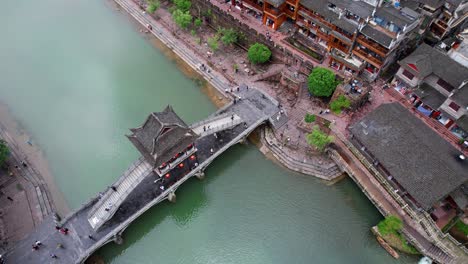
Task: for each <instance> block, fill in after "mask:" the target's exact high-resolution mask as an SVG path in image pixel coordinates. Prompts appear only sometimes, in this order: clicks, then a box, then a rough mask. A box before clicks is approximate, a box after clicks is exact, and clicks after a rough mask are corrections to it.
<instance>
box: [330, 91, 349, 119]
mask: <svg viewBox="0 0 468 264" xmlns="http://www.w3.org/2000/svg"><path fill="white" fill-rule="evenodd" d="M350 106H351V102H350V101H349V100H348V98H346V96H344V95H340V96H338V98H336V99H335V100H334V101H333V102H331V104H330V108H331V110H332V111H333V112H334V113H337V114H339V113H341V110H343V108H349V107H350Z"/></svg>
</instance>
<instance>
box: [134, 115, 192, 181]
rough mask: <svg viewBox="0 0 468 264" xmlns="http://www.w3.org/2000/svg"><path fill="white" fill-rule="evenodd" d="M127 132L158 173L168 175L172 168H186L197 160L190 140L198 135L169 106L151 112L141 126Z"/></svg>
mask: <svg viewBox="0 0 468 264" xmlns="http://www.w3.org/2000/svg"><path fill="white" fill-rule="evenodd" d="M130 131H131V132H132V134H131V135H128V136H127V137H128V139H129V140H130V141H131V142H132V143H133V145H134V146H135V147H136V148H137V149H138V151H140V153H141V154H142V155H143V156H144V157H145V159H146V161H147V162H148V163H150V164H152V166H153V168H154V171H155V172H156V173H157V174H158V175H159V176H162V175H165V176H166V178H169V177H170V176H171V175H170V174H168V173H169V172H170V171H171V170H172V169H174V168H176V167H177V168H179V170H180V169H183V170H184V171H185V170H190V169H191V168H192V167H193V166H194V165H195V163H196V161H197V157H196V151H197V149H196V147H195V146H194V142H195V140H196V139H197V138H198V136H197V134H196V133H195V132H194V131H193V130H192V129H190V128H189V127H188V126H187V125H186V124H185V122H184V121H183V120H182V119H181V118H180V117H179V116H178V115H177V114H176V113H175V112H174V110H173V109H172V107H170V106H167V107H166V109H164V111H163V112H153V113H151V114H150V115H149V116H148V117H147V118H146V121H145V122H144V123H143V125H142V126H140V127H137V128H132V129H130Z"/></svg>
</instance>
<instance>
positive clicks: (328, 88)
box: [308, 67, 339, 97]
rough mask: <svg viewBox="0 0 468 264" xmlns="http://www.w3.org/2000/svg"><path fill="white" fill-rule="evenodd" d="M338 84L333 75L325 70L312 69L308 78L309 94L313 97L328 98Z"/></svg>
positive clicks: (319, 68)
mask: <svg viewBox="0 0 468 264" xmlns="http://www.w3.org/2000/svg"><path fill="white" fill-rule="evenodd" d="M338 84H339V81H338V80H337V79H336V77H335V74H334V73H333V72H332V71H331V70H329V69H327V68H321V67H317V68H314V69H313V70H312V72H311V73H310V75H309V78H308V86H309V92H310V93H311V94H313V95H314V96H323V97H329V96H330V95H332V94H333V91H335V88H336V86H337V85H338Z"/></svg>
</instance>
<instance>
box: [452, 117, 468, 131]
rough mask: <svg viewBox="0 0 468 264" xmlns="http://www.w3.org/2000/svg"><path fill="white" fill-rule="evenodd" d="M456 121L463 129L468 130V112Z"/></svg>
mask: <svg viewBox="0 0 468 264" xmlns="http://www.w3.org/2000/svg"><path fill="white" fill-rule="evenodd" d="M455 123H456V124H457V125H458V126H459V127H461V128H462V129H463V130H465V131H466V132H468V114H467V115H462V116H461V117H460V118H458V120H457V121H455Z"/></svg>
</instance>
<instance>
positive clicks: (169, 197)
mask: <svg viewBox="0 0 468 264" xmlns="http://www.w3.org/2000/svg"><path fill="white" fill-rule="evenodd" d="M176 198H177V197H176V194H175V192H171V193H169V195H168V196H167V199H168V200H169V202H171V203H175V202H176Z"/></svg>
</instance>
